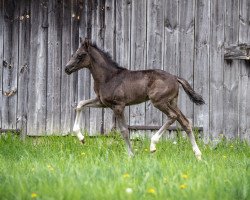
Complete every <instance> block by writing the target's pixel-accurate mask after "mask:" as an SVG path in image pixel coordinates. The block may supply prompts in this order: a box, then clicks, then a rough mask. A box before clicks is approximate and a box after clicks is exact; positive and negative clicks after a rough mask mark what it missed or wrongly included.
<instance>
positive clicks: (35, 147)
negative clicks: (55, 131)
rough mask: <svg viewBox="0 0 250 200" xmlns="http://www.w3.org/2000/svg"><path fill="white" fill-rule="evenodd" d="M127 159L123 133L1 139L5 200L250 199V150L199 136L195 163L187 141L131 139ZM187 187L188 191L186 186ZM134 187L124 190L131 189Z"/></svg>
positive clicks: (0, 194) (0, 182) (0, 187)
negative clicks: (81, 137) (199, 157)
mask: <svg viewBox="0 0 250 200" xmlns="http://www.w3.org/2000/svg"><path fill="white" fill-rule="evenodd" d="M132 143H133V147H134V149H135V150H136V151H135V157H134V158H132V159H131V158H128V156H127V154H126V151H125V147H124V143H123V141H122V139H121V138H120V136H115V137H109V138H107V137H98V138H89V137H87V138H86V144H85V145H81V144H80V143H79V142H78V141H77V140H76V138H74V137H71V136H67V137H40V138H27V139H26V140H25V141H22V140H20V139H19V138H18V137H17V136H11V135H7V136H2V137H0V199H8V200H9V199H25V200H26V199H32V193H33V199H58V200H60V199H72V200H77V199H101V200H103V199H109V200H110V199H116V200H117V199H126V200H129V199H135V200H138V199H223V200H224V199H250V195H249V192H250V191H249V190H250V183H249V182H250V169H249V168H250V147H249V146H248V145H247V144H246V143H243V142H239V141H234V142H226V141H223V142H221V143H219V144H218V145H217V147H216V148H211V147H210V146H209V145H205V144H203V143H202V142H201V141H199V146H200V148H201V151H202V153H203V161H200V162H199V161H197V160H196V159H195V157H194V155H193V153H192V150H191V146H190V144H189V142H188V141H186V140H185V139H179V140H178V142H177V144H173V142H172V141H161V142H160V143H159V144H158V145H157V147H158V151H157V152H156V153H154V154H150V153H149V151H148V148H149V143H150V141H149V140H147V139H145V140H137V141H133V142H132ZM181 187H184V189H181ZM127 188H131V189H132V192H131V193H127V192H126V189H127Z"/></svg>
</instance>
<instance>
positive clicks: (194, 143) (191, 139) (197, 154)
mask: <svg viewBox="0 0 250 200" xmlns="http://www.w3.org/2000/svg"><path fill="white" fill-rule="evenodd" d="M188 137H189V139H190V142H191V144H192V148H193V152H194V154H195V156H196V158H197V159H198V160H201V151H200V149H199V147H198V145H197V143H196V141H195V137H194V134H193V132H192V131H191V133H190V134H188Z"/></svg>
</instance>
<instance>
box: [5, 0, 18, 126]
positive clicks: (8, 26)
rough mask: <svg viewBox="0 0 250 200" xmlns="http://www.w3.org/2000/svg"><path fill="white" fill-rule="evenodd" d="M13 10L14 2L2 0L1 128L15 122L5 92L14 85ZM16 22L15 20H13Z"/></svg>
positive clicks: (8, 98)
mask: <svg viewBox="0 0 250 200" xmlns="http://www.w3.org/2000/svg"><path fill="white" fill-rule="evenodd" d="M14 11H15V4H14V2H12V1H11V0H6V1H4V33H3V34H4V41H3V42H4V43H3V46H4V59H3V60H4V62H3V69H2V75H3V80H2V82H3V83H2V89H3V91H2V92H3V96H2V128H14V127H13V125H14V124H15V122H14V121H13V122H11V121H10V120H11V118H13V116H11V114H13V113H11V112H12V111H13V107H15V105H11V100H10V98H13V96H12V97H8V96H7V93H8V92H10V91H12V90H14V89H15V88H13V87H14V86H15V85H12V83H13V82H12V81H13V78H14V77H13V76H14V73H15V69H14V66H13V60H12V48H13V46H14V44H12V43H13V40H12V36H13V35H14V34H13V28H14V21H13V20H14V17H15V16H14ZM15 23H16V22H15ZM11 107H12V108H11ZM13 123H14V124H13Z"/></svg>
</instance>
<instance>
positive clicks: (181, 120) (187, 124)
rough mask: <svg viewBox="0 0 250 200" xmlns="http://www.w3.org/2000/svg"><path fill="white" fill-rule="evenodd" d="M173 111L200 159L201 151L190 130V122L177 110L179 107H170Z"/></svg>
mask: <svg viewBox="0 0 250 200" xmlns="http://www.w3.org/2000/svg"><path fill="white" fill-rule="evenodd" d="M170 108H171V110H172V111H173V112H175V113H176V115H177V121H178V122H179V123H180V124H181V126H182V128H183V129H184V130H185V131H186V133H187V135H188V137H189V140H190V142H191V144H192V148H193V151H194V154H195V156H196V158H197V159H198V160H201V151H200V149H199V147H198V145H197V143H196V141H195V137H194V134H193V131H192V123H191V122H189V120H188V119H187V118H186V117H185V115H183V114H182V112H181V111H180V110H179V108H178V107H177V106H176V107H172V106H171V107H170Z"/></svg>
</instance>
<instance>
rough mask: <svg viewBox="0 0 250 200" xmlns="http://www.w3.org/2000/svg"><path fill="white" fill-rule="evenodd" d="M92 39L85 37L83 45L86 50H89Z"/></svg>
mask: <svg viewBox="0 0 250 200" xmlns="http://www.w3.org/2000/svg"><path fill="white" fill-rule="evenodd" d="M90 43H91V42H90V40H89V39H88V38H85V40H84V42H83V46H84V48H85V50H86V51H88V50H89V47H90Z"/></svg>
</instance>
